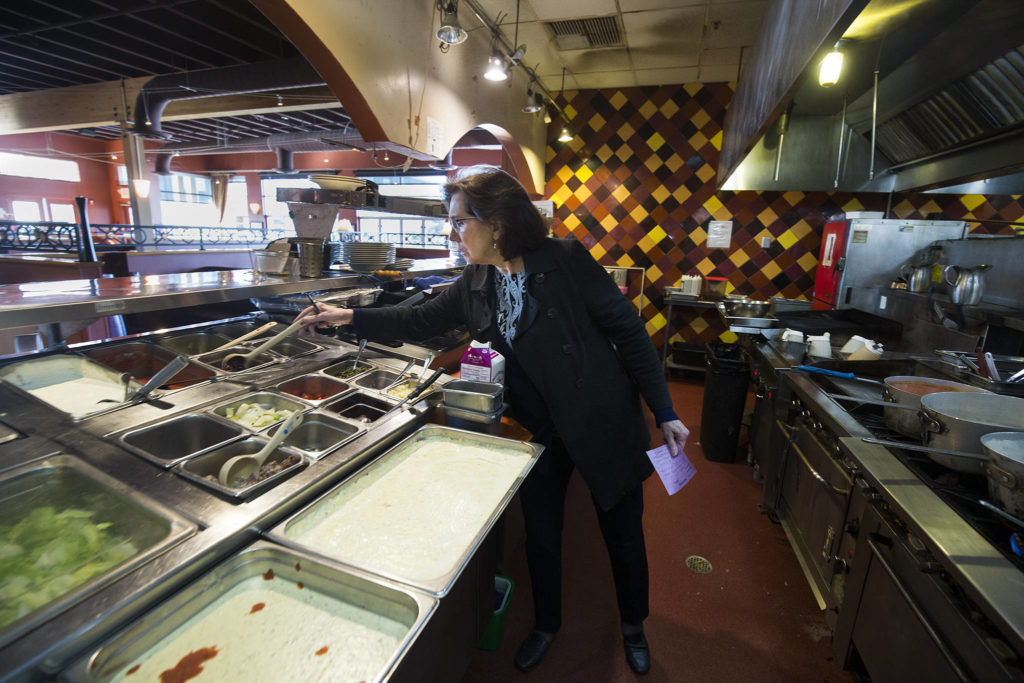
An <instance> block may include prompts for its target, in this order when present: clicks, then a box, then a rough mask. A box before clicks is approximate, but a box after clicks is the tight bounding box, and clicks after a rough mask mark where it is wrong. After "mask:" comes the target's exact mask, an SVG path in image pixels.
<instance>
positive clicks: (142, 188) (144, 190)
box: [132, 178, 149, 199]
mask: <svg viewBox="0 0 1024 683" xmlns="http://www.w3.org/2000/svg"><path fill="white" fill-rule="evenodd" d="M132 185H133V186H134V187H135V194H136V196H138V197H139V198H140V199H146V198H148V197H149V181H148V180H146V179H145V178H136V179H135V180H133V181H132Z"/></svg>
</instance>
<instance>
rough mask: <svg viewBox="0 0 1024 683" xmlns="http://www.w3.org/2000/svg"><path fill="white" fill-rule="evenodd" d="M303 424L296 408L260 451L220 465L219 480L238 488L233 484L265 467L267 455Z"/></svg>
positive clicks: (230, 486)
mask: <svg viewBox="0 0 1024 683" xmlns="http://www.w3.org/2000/svg"><path fill="white" fill-rule="evenodd" d="M300 424H302V413H301V412H299V411H298V410H296V411H295V412H294V413H292V414H291V415H289V416H288V419H287V420H285V421H284V424H283V425H281V426H280V427H279V428H278V430H277V431H276V432H274V436H272V437H270V441H268V442H267V444H266V445H265V446H264V447H263V448H261V449H260V451H259V452H258V453H256V454H254V455H236V456H235V457H233V458H228V460H227V461H226V462H225V463H224V464H223V465H221V466H220V473H219V474H218V475H217V481H219V482H220V483H221V484H222V485H224V486H227V487H228V488H236V487H235V486H234V485H233V484H234V482H237V481H238V480H239V479H246V478H248V477H250V476H252V475H253V474H254V473H257V472H259V471H260V468H261V467H263V461H264V460H266V459H267V456H268V455H270V454H271V453H273V452H274V449H276V448H277V447H278V446H280V445H281V442H282V441H284V439H285V437H286V436H288V435H289V434H291V433H292V429H294V428H295V427H298V426H299V425H300Z"/></svg>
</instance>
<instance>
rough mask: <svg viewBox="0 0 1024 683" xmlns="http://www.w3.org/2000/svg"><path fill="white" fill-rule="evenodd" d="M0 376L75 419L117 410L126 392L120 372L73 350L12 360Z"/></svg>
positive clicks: (135, 386)
mask: <svg viewBox="0 0 1024 683" xmlns="http://www.w3.org/2000/svg"><path fill="white" fill-rule="evenodd" d="M0 380H2V381H4V382H7V383H9V384H11V385H12V386H15V387H17V388H18V389H20V390H21V391H24V392H26V393H28V394H30V395H32V396H33V397H35V398H36V399H37V400H40V401H43V402H44V403H48V404H50V405H52V406H53V407H54V408H56V409H57V410H60V411H62V412H64V413H67V414H68V415H70V416H71V417H72V418H74V419H75V420H81V419H84V418H86V417H90V416H92V415H97V414H99V413H104V412H109V411H111V410H116V409H117V408H119V407H120V404H121V402H122V401H123V399H124V396H125V384H124V382H123V381H122V380H121V375H120V373H118V372H115V371H114V370H111V369H110V368H108V367H106V366H103V365H100V364H99V363H97V362H95V361H93V360H91V359H89V358H85V357H83V356H80V355H78V354H73V353H61V354H54V355H52V356H44V357H42V358H33V359H30V360H23V361H18V362H16V363H11V364H10V365H6V366H4V367H3V368H0ZM141 387H142V385H141V384H139V383H138V382H136V381H135V380H131V379H130V380H129V381H128V389H129V390H137V389H139V388H141ZM103 399H110V400H109V401H105V400H103Z"/></svg>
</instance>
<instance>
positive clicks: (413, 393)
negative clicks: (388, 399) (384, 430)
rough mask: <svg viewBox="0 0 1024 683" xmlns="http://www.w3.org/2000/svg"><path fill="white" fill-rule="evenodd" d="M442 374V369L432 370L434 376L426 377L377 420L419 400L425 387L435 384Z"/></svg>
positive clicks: (443, 371) (443, 370)
mask: <svg viewBox="0 0 1024 683" xmlns="http://www.w3.org/2000/svg"><path fill="white" fill-rule="evenodd" d="M444 373H445V369H444V368H438V369H437V370H434V374H432V375H431V376H430V377H428V378H427V379H426V380H425V381H424V382H422V383H420V385H419V386H418V387H416V388H415V389H413V390H412V391H411V392H410V393H409V395H408V396H406V397H405V398H403V399H402V400H401V401H399V402H398V403H396V404H395V405H394V407H392V408H391V409H390V410H389V411H388V412H386V413H384V414H383V415H381V416H380V417H379V418H377V419H378V420H381V419H383V418H385V417H387V416H388V415H390V414H391V413H393V412H395V411H396V410H398V409H399V408H401V407H402V406H404V405H405V404H406V403H408V402H410V401H414V400H416V399H417V398H419V397H420V396H421V395H422V394H423V392H424V391H426V390H427V387H429V386H430V385H431V384H433V383H434V382H436V381H437V378H438V377H440V376H441V375H443V374H444Z"/></svg>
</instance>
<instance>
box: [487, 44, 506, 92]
mask: <svg viewBox="0 0 1024 683" xmlns="http://www.w3.org/2000/svg"><path fill="white" fill-rule="evenodd" d="M484 78H486V79H487V80H489V81H494V82H495V83H498V82H501V81H504V80H506V79H507V78H508V62H507V61H505V55H503V54H501V50H499V49H498V48H497V46H495V48H494V51H493V52H491V58H490V59H488V60H487V71H485V72H484Z"/></svg>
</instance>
